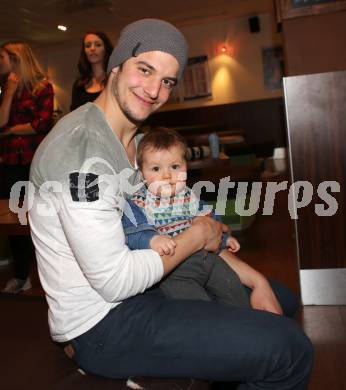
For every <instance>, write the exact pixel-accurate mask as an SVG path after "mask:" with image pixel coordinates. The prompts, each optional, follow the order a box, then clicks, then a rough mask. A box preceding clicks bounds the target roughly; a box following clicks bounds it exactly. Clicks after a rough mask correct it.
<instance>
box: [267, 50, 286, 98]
mask: <svg viewBox="0 0 346 390" xmlns="http://www.w3.org/2000/svg"><path fill="white" fill-rule="evenodd" d="M262 63H263V81H264V86H265V88H266V89H269V90H271V91H273V90H278V89H282V78H283V75H284V63H283V52H282V47H281V46H275V47H267V48H264V49H262Z"/></svg>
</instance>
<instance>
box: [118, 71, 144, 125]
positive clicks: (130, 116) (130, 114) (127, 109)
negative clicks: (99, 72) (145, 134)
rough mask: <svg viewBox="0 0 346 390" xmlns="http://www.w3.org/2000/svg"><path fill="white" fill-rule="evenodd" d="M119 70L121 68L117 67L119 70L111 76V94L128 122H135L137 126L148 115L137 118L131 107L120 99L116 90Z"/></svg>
mask: <svg viewBox="0 0 346 390" xmlns="http://www.w3.org/2000/svg"><path fill="white" fill-rule="evenodd" d="M120 72H121V70H120V69H119V71H118V72H117V74H116V75H115V77H114V78H113V81H112V91H113V94H114V96H115V99H116V101H117V103H118V106H119V108H120V109H121V111H122V112H123V114H124V115H125V116H126V118H127V119H128V120H129V121H130V122H132V123H133V124H135V125H136V126H139V125H140V124H141V123H142V122H144V121H145V120H146V119H147V117H148V116H149V115H147V117H146V118H138V117H136V115H135V114H134V113H133V112H132V110H131V108H130V107H129V106H128V105H127V104H126V102H122V101H121V99H120V95H119V92H118V82H119V75H120Z"/></svg>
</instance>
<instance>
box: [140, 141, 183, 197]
mask: <svg viewBox="0 0 346 390" xmlns="http://www.w3.org/2000/svg"><path fill="white" fill-rule="evenodd" d="M186 169H187V167H186V161H185V159H184V156H183V150H182V147H181V146H180V145H176V146H172V147H171V148H169V149H166V150H154V149H153V148H148V149H145V150H144V151H143V166H142V174H143V177H144V179H145V181H146V183H147V186H148V189H149V191H150V192H152V193H153V194H156V195H161V196H164V197H167V196H173V195H175V194H177V193H179V192H180V191H181V190H182V189H183V188H184V187H185V183H186Z"/></svg>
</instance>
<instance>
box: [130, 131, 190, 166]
mask: <svg viewBox="0 0 346 390" xmlns="http://www.w3.org/2000/svg"><path fill="white" fill-rule="evenodd" d="M172 146H180V147H181V151H182V157H183V159H184V160H185V161H186V160H187V145H186V142H185V139H184V137H182V136H181V135H180V134H179V133H178V132H177V131H175V130H173V129H168V128H166V127H157V128H155V129H153V130H150V131H149V132H148V133H145V134H144V136H143V138H142V139H141V140H140V141H139V144H138V147H137V165H138V167H139V169H142V167H143V158H144V157H143V155H144V152H145V151H146V150H147V149H150V148H152V149H154V150H167V149H169V148H171V147H172Z"/></svg>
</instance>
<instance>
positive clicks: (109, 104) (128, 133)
mask: <svg viewBox="0 0 346 390" xmlns="http://www.w3.org/2000/svg"><path fill="white" fill-rule="evenodd" d="M94 103H95V104H96V105H97V106H98V107H99V108H100V109H101V110H102V111H103V113H104V115H105V118H106V120H107V123H108V125H109V127H110V128H111V129H112V130H113V133H114V134H115V136H116V137H117V138H118V139H119V141H120V142H121V143H122V144H123V146H124V148H125V149H126V150H127V149H128V148H129V145H130V143H131V141H132V140H133V138H134V136H135V134H136V131H137V128H138V126H137V125H136V124H134V123H132V122H130V121H129V120H128V118H127V117H126V116H125V115H124V113H123V112H122V110H121V109H120V107H119V105H118V102H117V101H116V99H115V97H114V96H112V95H111V94H110V93H109V91H108V89H107V88H106V89H104V90H103V91H102V92H101V94H100V96H99V97H98V98H97V99H96V100H95V101H94Z"/></svg>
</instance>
